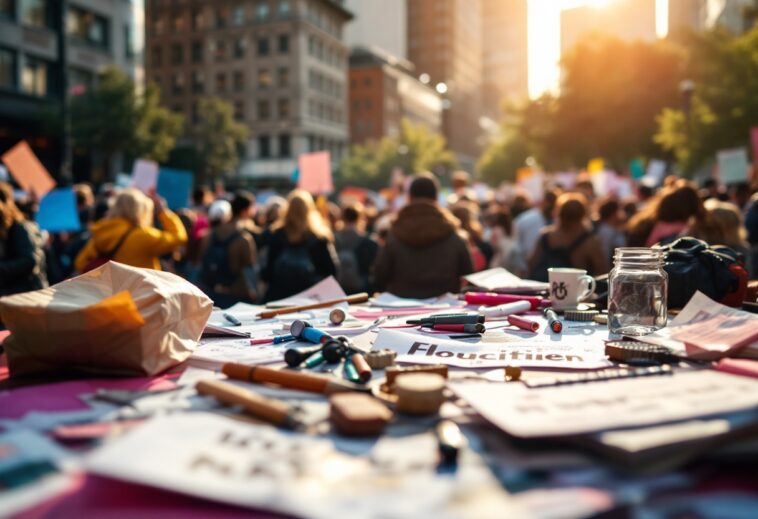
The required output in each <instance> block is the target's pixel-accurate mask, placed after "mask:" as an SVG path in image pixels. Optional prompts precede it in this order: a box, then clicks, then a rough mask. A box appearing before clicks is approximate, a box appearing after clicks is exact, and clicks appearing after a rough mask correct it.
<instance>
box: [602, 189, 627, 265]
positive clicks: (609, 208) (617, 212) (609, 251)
mask: <svg viewBox="0 0 758 519" xmlns="http://www.w3.org/2000/svg"><path fill="white" fill-rule="evenodd" d="M597 214H598V221H597V225H596V227H595V234H596V235H597V237H598V239H599V240H600V245H601V246H602V248H603V252H604V253H605V257H606V258H607V259H608V260H609V261H610V260H612V259H613V254H614V251H615V250H616V249H617V248H619V247H624V246H625V245H626V237H625V236H624V232H623V231H622V230H621V227H622V223H623V221H624V219H623V217H622V214H623V213H622V211H621V204H619V201H618V200H617V199H616V198H613V197H608V198H606V199H605V200H603V201H601V202H600V205H599V206H598V209H597Z"/></svg>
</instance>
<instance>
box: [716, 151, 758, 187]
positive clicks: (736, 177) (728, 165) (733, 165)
mask: <svg viewBox="0 0 758 519" xmlns="http://www.w3.org/2000/svg"><path fill="white" fill-rule="evenodd" d="M717 158H718V163H719V178H720V179H721V182H722V183H723V184H726V185H729V184H737V183H739V182H746V181H747V179H748V168H749V167H750V166H749V162H748V159H747V149H745V148H735V149H732V150H722V151H719V152H718V154H717Z"/></svg>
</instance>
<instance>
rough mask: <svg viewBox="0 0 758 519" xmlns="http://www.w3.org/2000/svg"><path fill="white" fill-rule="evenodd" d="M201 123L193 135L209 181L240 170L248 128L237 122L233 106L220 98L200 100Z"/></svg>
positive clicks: (205, 177) (199, 113)
mask: <svg viewBox="0 0 758 519" xmlns="http://www.w3.org/2000/svg"><path fill="white" fill-rule="evenodd" d="M198 116H199V121H198V124H197V126H196V127H195V130H194V132H193V136H194V138H195V142H196V144H197V149H198V151H199V152H200V156H201V157H202V162H203V168H202V172H203V175H204V178H202V179H201V180H206V179H207V177H210V180H218V179H219V178H220V177H221V175H223V174H224V173H227V172H230V171H233V170H234V169H236V168H237V166H238V165H239V161H240V154H241V150H242V148H243V146H244V145H245V141H246V140H247V138H248V135H249V133H250V132H249V130H248V127H247V126H246V125H244V124H242V123H240V122H237V121H236V120H235V119H234V108H233V107H232V105H231V104H229V103H227V102H226V101H224V100H223V99H220V98H217V97H209V98H205V99H202V100H200V105H199V107H198Z"/></svg>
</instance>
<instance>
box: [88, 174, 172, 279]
mask: <svg viewBox="0 0 758 519" xmlns="http://www.w3.org/2000/svg"><path fill="white" fill-rule="evenodd" d="M155 218H157V220H158V221H159V222H160V225H161V228H162V229H158V228H156V227H154V226H153V221H154V219H155ZM90 232H91V234H92V237H91V238H90V240H89V241H88V242H87V244H86V245H85V246H84V248H83V249H82V251H81V252H80V253H79V254H78V255H77V257H76V261H75V266H76V270H77V271H79V272H85V271H87V270H89V269H91V268H93V267H94V266H97V265H98V264H102V263H104V262H105V261H107V260H109V259H112V260H114V261H118V262H120V263H125V264H127V265H131V266H134V267H143V268H150V269H155V270H160V269H161V265H160V257H161V256H163V255H165V254H170V253H172V252H173V251H175V250H176V249H178V248H179V247H181V246H182V245H184V244H185V243H186V242H187V233H186V231H185V230H184V225H183V224H182V221H181V220H180V219H179V217H178V216H176V215H175V214H174V213H173V212H171V211H170V210H169V209H167V208H166V207H165V206H164V204H163V201H162V200H161V199H160V197H158V196H157V195H153V196H152V197H148V196H147V195H145V194H144V193H142V192H141V191H139V190H137V189H133V188H129V189H125V190H124V191H122V192H121V193H120V194H119V195H118V196H117V197H116V200H115V201H114V203H113V206H112V207H111V208H110V210H109V211H108V215H107V216H106V218H104V219H102V220H101V221H99V222H96V223H94V224H92V226H91V228H90Z"/></svg>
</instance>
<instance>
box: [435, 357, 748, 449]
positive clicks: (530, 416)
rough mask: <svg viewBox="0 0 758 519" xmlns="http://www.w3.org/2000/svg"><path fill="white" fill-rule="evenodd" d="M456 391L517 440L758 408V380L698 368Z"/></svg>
mask: <svg viewBox="0 0 758 519" xmlns="http://www.w3.org/2000/svg"><path fill="white" fill-rule="evenodd" d="M450 386H451V388H452V389H453V391H454V392H455V393H456V394H457V395H458V396H460V397H461V398H463V399H464V400H466V401H467V402H468V403H469V405H471V407H473V408H474V409H475V410H476V411H478V412H479V414H481V415H482V416H484V417H485V418H486V419H487V420H489V421H490V422H492V423H493V424H494V425H496V426H497V427H499V428H501V429H502V430H504V431H505V432H507V433H509V434H512V435H514V436H520V437H538V436H564V435H574V434H582V433H590V432H597V431H602V430H607V429H617V428H623V427H636V426H643V425H653V424H659V423H665V422H673V421H678V420H685V419H690V418H698V417H702V416H708V415H714V414H721V413H728V412H732V411H740V410H744V409H753V408H756V407H758V381H756V380H753V379H750V378H747V377H737V376H733V375H728V374H725V373H719V372H716V371H711V370H697V371H688V372H683V373H676V374H674V375H660V376H650V377H640V378H633V379H618V380H609V381H603V382H592V383H585V384H572V385H565V386H555V387H542V388H535V389H529V388H528V387H526V386H525V385H523V384H520V383H507V384H491V383H482V382H468V383H463V382H458V383H452V384H451V385H450Z"/></svg>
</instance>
